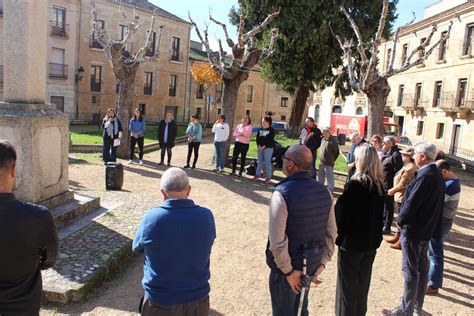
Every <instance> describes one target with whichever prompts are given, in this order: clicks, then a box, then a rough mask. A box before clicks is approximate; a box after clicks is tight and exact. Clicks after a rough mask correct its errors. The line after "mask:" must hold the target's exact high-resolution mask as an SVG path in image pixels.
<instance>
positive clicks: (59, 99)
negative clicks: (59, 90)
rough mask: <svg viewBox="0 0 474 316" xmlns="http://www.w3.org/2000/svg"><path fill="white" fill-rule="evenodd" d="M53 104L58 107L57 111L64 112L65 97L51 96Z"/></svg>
mask: <svg viewBox="0 0 474 316" xmlns="http://www.w3.org/2000/svg"><path fill="white" fill-rule="evenodd" d="M51 104H54V105H56V109H58V110H59V111H61V112H64V97H62V96H54V95H52V96H51Z"/></svg>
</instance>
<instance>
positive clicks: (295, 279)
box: [286, 270, 303, 294]
mask: <svg viewBox="0 0 474 316" xmlns="http://www.w3.org/2000/svg"><path fill="white" fill-rule="evenodd" d="M302 275H303V271H300V270H293V272H291V274H290V275H288V276H287V277H286V281H288V284H289V285H290V287H291V290H292V291H293V292H294V293H295V294H298V293H300V292H301V276H302Z"/></svg>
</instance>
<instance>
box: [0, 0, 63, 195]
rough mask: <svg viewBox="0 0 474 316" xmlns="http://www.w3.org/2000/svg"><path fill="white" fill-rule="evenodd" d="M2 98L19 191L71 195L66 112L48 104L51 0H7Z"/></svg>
mask: <svg viewBox="0 0 474 316" xmlns="http://www.w3.org/2000/svg"><path fill="white" fill-rule="evenodd" d="M3 2H4V4H3V15H4V18H3V28H4V45H3V49H4V55H3V56H4V68H3V69H4V100H5V102H1V103H0V139H7V140H9V141H10V142H11V143H13V144H14V145H15V147H16V149H17V153H18V159H17V182H16V187H15V191H14V193H15V195H16V196H17V197H18V198H20V199H23V200H27V201H30V202H34V203H37V202H41V201H45V200H51V199H55V198H58V197H61V196H62V195H64V196H66V195H68V185H69V183H68V182H69V177H68V154H69V148H68V133H69V120H68V117H67V116H66V115H65V114H64V113H62V112H60V111H58V110H56V107H55V106H53V105H50V104H45V93H46V74H47V68H46V65H47V49H48V46H47V45H48V37H47V36H48V33H47V30H48V29H47V28H48V23H49V9H48V2H47V1H31V0H4V1H3Z"/></svg>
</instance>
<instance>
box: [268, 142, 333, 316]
mask: <svg viewBox="0 0 474 316" xmlns="http://www.w3.org/2000/svg"><path fill="white" fill-rule="evenodd" d="M312 160H313V157H312V153H311V151H310V150H309V149H308V148H307V147H306V146H304V145H293V146H291V147H290V148H289V149H288V150H287V151H286V153H285V155H284V156H283V172H284V173H285V174H286V175H287V177H286V178H285V179H284V180H283V181H281V182H280V183H278V184H277V185H276V188H275V191H274V192H273V194H272V198H271V201H270V218H269V240H268V245H267V250H266V257H267V264H268V266H269V267H270V295H271V300H272V310H273V316H280V315H281V316H286V315H296V313H297V311H298V305H299V301H300V293H301V288H302V286H301V285H302V277H303V271H302V270H303V263H304V259H306V266H307V271H306V275H308V276H309V277H310V279H313V282H315V283H316V282H317V278H318V276H319V275H320V274H321V272H322V271H323V270H324V268H325V266H326V263H327V262H328V261H329V260H330V259H331V256H332V254H333V252H334V241H335V238H336V235H337V228H336V221H335V217H334V208H333V200H332V196H331V193H330V192H329V191H328V189H326V188H325V187H324V186H323V185H322V184H321V183H319V182H317V181H316V180H314V179H312V178H311V177H310V175H309V173H308V171H309V170H310V168H311V164H312ZM302 192H304V194H302ZM289 289H291V290H289ZM307 291H309V286H308V287H307V289H306V291H305V295H304V300H303V306H302V311H303V315H307V314H308V292H307Z"/></svg>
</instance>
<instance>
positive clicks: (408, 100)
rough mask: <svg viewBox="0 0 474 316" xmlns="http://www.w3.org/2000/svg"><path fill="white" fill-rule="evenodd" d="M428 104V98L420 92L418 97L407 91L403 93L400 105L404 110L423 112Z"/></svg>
mask: <svg viewBox="0 0 474 316" xmlns="http://www.w3.org/2000/svg"><path fill="white" fill-rule="evenodd" d="M427 106H428V99H427V98H426V97H425V96H424V95H423V94H421V95H420V96H419V97H418V98H416V95H415V94H413V93H407V94H404V95H403V99H402V104H401V107H402V108H403V109H405V110H406V111H417V112H423V110H424V109H425V108H426V107H427Z"/></svg>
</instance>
